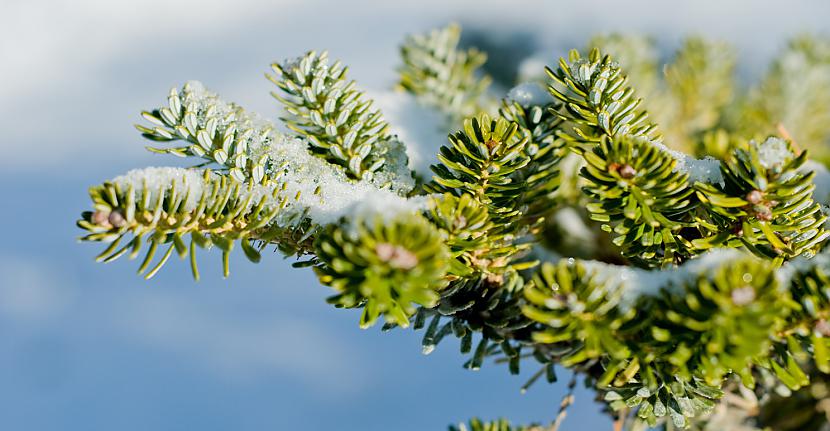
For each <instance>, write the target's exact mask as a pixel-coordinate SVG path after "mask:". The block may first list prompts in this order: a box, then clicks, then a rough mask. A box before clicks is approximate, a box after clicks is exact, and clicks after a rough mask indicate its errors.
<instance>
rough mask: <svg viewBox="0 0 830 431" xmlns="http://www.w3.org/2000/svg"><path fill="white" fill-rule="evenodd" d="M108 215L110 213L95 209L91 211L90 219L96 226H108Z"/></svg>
mask: <svg viewBox="0 0 830 431" xmlns="http://www.w3.org/2000/svg"><path fill="white" fill-rule="evenodd" d="M109 216H110V214H109V213H108V212H106V211H101V210H97V211H95V212H94V213H92V218H91V220H90V221H92V223H93V224H96V225H98V226H109V224H110V222H109Z"/></svg>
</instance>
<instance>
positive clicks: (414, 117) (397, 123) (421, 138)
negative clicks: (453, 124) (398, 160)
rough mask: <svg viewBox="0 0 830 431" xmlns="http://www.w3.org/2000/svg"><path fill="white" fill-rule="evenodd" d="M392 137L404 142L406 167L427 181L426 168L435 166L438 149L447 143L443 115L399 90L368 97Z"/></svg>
mask: <svg viewBox="0 0 830 431" xmlns="http://www.w3.org/2000/svg"><path fill="white" fill-rule="evenodd" d="M370 97H371V98H372V99H374V101H375V106H377V107H378V108H379V109H380V111H381V112H383V116H384V118H385V119H386V121H387V122H388V123H389V126H390V130H391V132H392V133H393V134H395V135H397V136H398V138H399V139H400V140H401V141H402V142H403V143H404V146H405V148H406V154H407V155H408V156H409V167H410V168H411V169H413V170H414V171H415V172H417V173H419V174H421V175H423V176H425V177H427V178H429V177H431V176H432V174H431V171H430V169H429V167H430V165H433V164H436V163H438V150H439V149H440V148H441V146H443V145H445V144H447V134H448V130H449V128H448V124H447V118H446V116H445V115H444V114H443V113H441V112H440V111H438V110H437V109H432V108H430V107H428V106H426V105H424V104H423V103H421V102H419V101H418V100H417V98H415V96H413V95H411V94H409V93H406V92H402V91H387V92H383V93H378V94H370Z"/></svg>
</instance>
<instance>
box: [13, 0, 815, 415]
mask: <svg viewBox="0 0 830 431" xmlns="http://www.w3.org/2000/svg"><path fill="white" fill-rule="evenodd" d="M776 4H777V2H764V1H749V0H747V1H734V2H723V1H708V0H707V1H699V2H672V1H661V2H647V1H642V0H632V1H630V2H626V3H625V6H622V3H616V2H614V3H611V2H606V3H602V2H600V1H597V0H586V1H581V2H542V1H530V0H523V1H511V2H488V1H484V2H482V1H459V2H452V3H450V2H446V1H443V2H442V1H437V0H427V1H418V2H407V3H403V2H389V1H387V2H376V3H372V2H351V1H342V2H328V3H324V2H322V1H283V2H274V1H264V0H263V1H256V0H237V1H233V2H203V1H196V0H189V1H183V2H182V1H170V0H167V1H164V0H145V1H142V2H120V1H101V2H95V1H89V0H83V1H77V0H76V1H66V2H63V1H17V0H11V1H9V0H6V1H4V2H3V4H2V5H0V65H1V66H2V67H0V130H2V138H0V152H1V153H0V154H2V157H0V191H2V193H3V195H4V196H5V202H6V204H4V205H3V209H4V211H0V223H2V226H5V227H6V229H4V232H3V237H2V240H1V241H0V382H2V384H0V429H4V430H5V429H10V430H58V429H60V430H66V429H83V430H113V429H117V430H146V429H153V430H179V429H200V430H213V429H217V430H219V429H235V430H263V429H269V430H281V429H308V430H317V429H338V430H388V429H394V430H398V431H403V430H413V431H414V430H440V429H444V428H445V427H446V425H447V424H449V423H451V422H457V421H461V420H464V419H466V418H468V417H470V416H475V415H478V416H483V417H487V418H495V417H500V416H505V417H509V418H511V419H513V420H515V421H517V422H529V421H532V420H550V419H551V418H552V417H553V416H554V415H555V414H556V409H557V406H558V404H559V400H560V398H561V396H562V394H563V392H564V389H565V388H564V386H565V384H564V383H560V384H557V385H547V384H544V383H542V384H538V385H537V386H535V387H534V388H532V389H531V390H530V391H529V392H528V393H527V394H525V395H521V394H519V387H520V386H521V384H522V383H523V382H524V379H525V378H526V377H527V375H526V374H525V376H522V377H514V376H510V375H509V374H508V373H507V371H506V370H505V369H504V368H503V367H500V366H497V365H490V366H487V367H485V368H484V369H482V370H481V371H478V372H471V371H466V370H463V369H462V368H461V364H462V363H463V358H462V357H461V356H460V355H459V354H458V353H457V351H456V348H457V345H456V344H455V342H454V341H446V342H445V343H446V344H442V345H441V346H439V348H438V349H437V350H436V351H435V352H434V353H433V354H432V355H429V356H423V355H421V353H420V347H419V340H420V334H416V333H413V332H411V331H395V332H392V333H385V334H382V333H380V332H379V330H377V329H371V330H366V331H364V330H360V329H358V327H357V318H358V315H357V313H356V312H354V311H343V310H335V309H333V308H331V307H330V306H328V305H327V304H325V302H324V299H325V297H326V296H328V295H329V293H330V292H329V291H328V290H327V288H324V287H320V286H319V285H318V284H317V283H316V281H315V278H314V276H313V274H312V273H311V272H309V271H301V270H293V269H291V268H290V266H289V264H290V262H289V261H285V260H283V259H282V258H280V257H279V256H277V255H274V256H266V258H265V259H263V262H262V263H261V264H259V265H252V264H249V263H247V262H243V261H242V260H241V259H239V257H238V256H237V257H236V258H235V259H234V261H233V262H232V264H233V265H232V274H231V277H230V278H229V279H227V280H223V279H222V278H221V277H220V274H219V273H218V266H219V265H218V264H219V255H218V254H215V253H214V254H208V255H203V258H202V267H203V269H204V271H203V280H202V281H201V282H199V283H194V282H193V281H192V280H191V279H190V275H189V271H188V269H187V265H185V264H182V263H181V262H170V263H169V264H168V265H167V267H166V268H165V269H164V270H163V271H162V272H161V273H160V274H159V275H158V276H157V277H156V279H154V280H153V281H151V282H145V281H143V280H142V279H140V278H139V277H137V276H136V275H135V274H134V271H135V268H136V263H135V262H126V261H124V262H121V261H119V262H116V263H114V264H109V265H100V264H95V263H93V257H94V256H95V254H96V253H97V252H98V251H99V250H100V249H99V248H98V247H96V246H91V245H87V244H78V243H77V242H76V237H77V236H78V235H79V234H80V231H79V230H78V229H77V228H75V226H74V221H75V220H76V218H77V217H78V214H79V213H80V211H83V210H86V209H87V208H88V206H89V203H88V199H87V195H86V188H87V187H88V186H90V185H93V184H97V183H99V182H100V181H102V180H104V179H107V178H111V177H113V176H116V175H118V174H120V173H122V172H124V171H126V170H128V169H130V168H133V167H141V166H146V165H165V164H174V163H176V160H171V159H170V158H167V157H160V156H154V155H151V154H148V153H146V152H145V151H144V150H143V144H144V142H142V140H141V138H140V137H139V136H138V133H136V132H135V130H134V129H133V127H132V125H133V124H134V123H136V122H138V121H139V120H140V117H139V115H138V114H139V112H140V111H141V110H142V109H147V108H151V107H154V106H156V105H157V104H158V103H159V102H160V101H162V100H164V97H165V95H166V92H167V91H168V90H169V88H170V87H172V86H178V85H180V84H181V83H182V82H184V81H185V80H189V79H198V80H201V81H203V82H205V83H206V84H207V85H208V86H209V87H211V88H212V89H214V90H216V91H217V92H219V93H220V94H222V95H224V96H225V97H226V98H227V99H229V100H234V101H237V102H239V103H241V104H243V105H244V106H247V107H250V108H251V109H254V110H258V111H259V112H261V113H262V114H263V115H267V116H271V117H276V115H277V113H278V110H277V105H276V103H274V102H273V101H272V99H271V98H270V97H269V96H268V91H270V89H271V88H270V86H269V84H268V82H267V81H266V80H265V79H264V78H263V77H262V73H263V72H264V71H266V70H267V66H268V64H269V63H270V62H271V61H274V60H279V59H282V58H284V57H290V56H296V55H298V54H300V53H302V52H303V51H305V50H307V49H329V50H330V51H331V53H332V56H334V57H337V58H341V59H343V60H344V61H345V62H346V63H348V64H349V65H350V66H351V73H352V76H353V77H354V78H356V79H357V80H358V81H359V83H360V84H361V85H362V86H363V87H364V88H368V89H372V90H382V89H385V88H388V87H389V86H390V85H391V84H392V82H393V81H394V78H395V75H394V71H393V68H394V66H395V64H396V61H397V44H398V43H399V41H400V40H401V39H402V37H403V35H404V34H406V33H408V32H415V31H422V30H425V29H427V28H430V27H432V26H436V25H441V24H443V23H446V22H448V21H451V20H457V21H460V22H461V23H462V24H465V25H467V26H468V27H476V28H479V29H488V31H492V32H493V33H494V34H495V35H496V37H497V38H498V37H502V36H505V37H506V36H507V35H511V34H517V33H521V34H529V35H532V40H533V41H534V44H533V49H534V51H539V52H544V53H549V56H550V58H551V63H552V62H553V61H554V60H555V58H556V57H557V56H558V55H560V54H562V53H564V52H565V50H566V49H567V48H570V47H572V46H581V45H582V44H583V43H584V41H585V40H586V38H587V37H588V36H589V35H590V34H591V33H593V32H594V31H598V30H604V31H636V32H648V33H650V34H653V35H654V36H655V37H656V38H657V39H658V41H659V42H660V44H661V46H663V47H665V48H672V47H674V46H676V45H677V43H678V41H679V38H680V37H681V36H682V35H683V34H685V33H688V32H696V33H704V34H706V35H709V36H710V37H717V38H723V39H727V40H729V41H732V42H733V43H735V44H736V45H737V46H738V48H739V50H740V61H741V66H740V70H741V73H742V74H743V75H744V76H747V77H750V78H752V77H756V76H758V75H759V74H760V73H762V71H763V68H764V65H765V64H766V62H767V61H768V60H769V58H770V56H771V55H772V54H773V53H774V52H775V50H776V49H778V48H780V47H781V45H782V44H783V40H784V38H785V37H786V36H789V35H792V34H795V33H798V32H802V31H821V32H828V31H830V20H828V17H830V5H829V4H828V3H827V2H824V1H819V0H816V1H792V2H788V6H787V9H785V10H781V9H780V6H777V5H776ZM500 35H501V36H500ZM545 55H548V54H545ZM531 371H532V370H531ZM563 380H567V379H566V378H565V377H563ZM592 397H593V395H592V394H591V393H589V392H586V391H584V390H580V391H579V392H578V393H577V402H576V405H575V406H574V408H573V409H572V411H571V413H570V415H569V419H568V420H567V421H566V423H565V426H564V427H563V429H564V430H576V429H580V430H589V429H590V430H592V429H608V421H607V419H605V418H604V417H602V416H600V415H599V414H598V411H599V406H598V405H597V404H594V403H593V402H592Z"/></svg>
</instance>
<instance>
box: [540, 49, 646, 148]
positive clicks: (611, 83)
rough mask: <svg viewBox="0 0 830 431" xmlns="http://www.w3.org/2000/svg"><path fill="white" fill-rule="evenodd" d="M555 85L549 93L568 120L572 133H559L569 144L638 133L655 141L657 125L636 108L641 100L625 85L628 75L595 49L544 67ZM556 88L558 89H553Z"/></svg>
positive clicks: (636, 134)
mask: <svg viewBox="0 0 830 431" xmlns="http://www.w3.org/2000/svg"><path fill="white" fill-rule="evenodd" d="M546 71H547V73H548V76H550V78H551V79H553V81H554V83H555V84H556V86H550V87H548V90H549V91H550V93H551V94H552V95H553V97H555V98H556V99H557V100H559V101H561V102H562V103H563V109H562V110H561V111H560V115H561V116H562V118H563V119H564V120H566V121H569V122H571V123H572V126H573V132H572V133H563V134H562V136H563V138H565V139H566V140H568V141H569V142H571V143H573V144H582V145H585V144H588V145H591V144H596V143H598V142H599V140H600V139H601V137H602V136H608V137H614V136H618V135H619V136H624V135H631V136H641V137H644V138H648V139H651V140H655V141H656V140H659V135H658V134H657V126H656V125H654V124H651V123H648V122H647V118H648V114H647V113H646V112H645V111H640V110H638V107H639V106H640V104H641V102H642V101H641V99H635V98H634V90H633V89H632V88H631V87H628V86H627V82H628V78H626V76H625V75H624V74H623V73H622V71H621V69H620V67H619V65H618V64H617V63H616V62H614V61H612V59H611V57H610V56H608V55H606V56H604V57H603V56H602V55H601V54H600V52H599V50H598V49H594V50H592V51H591V53H590V55H589V56H588V58H582V57H581V56H580V55H579V53H578V52H577V51H575V50H574V51H571V52H570V54H569V56H568V60H565V59H564V58H563V59H560V61H559V68H558V69H557V70H556V71H553V70H552V69H550V68H546ZM557 87H558V88H557Z"/></svg>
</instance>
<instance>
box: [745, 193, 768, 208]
mask: <svg viewBox="0 0 830 431" xmlns="http://www.w3.org/2000/svg"><path fill="white" fill-rule="evenodd" d="M763 198H764V195H763V193H761V191H760V190H753V191H751V192H749V193H747V195H746V201H747V202H749V203H751V204H752V205H756V204H759V203H760V202H761V199H763Z"/></svg>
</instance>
